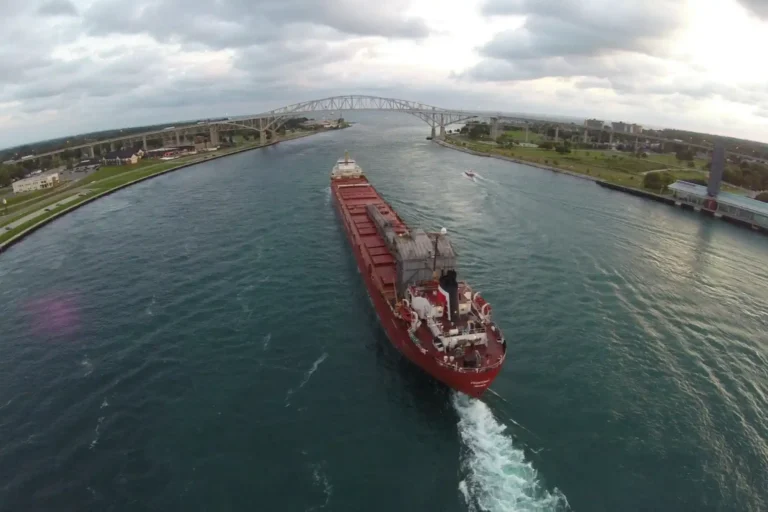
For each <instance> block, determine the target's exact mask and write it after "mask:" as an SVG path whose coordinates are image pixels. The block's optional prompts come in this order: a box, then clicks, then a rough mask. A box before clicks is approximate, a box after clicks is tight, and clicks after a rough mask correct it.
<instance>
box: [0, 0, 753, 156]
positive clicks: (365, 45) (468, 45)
mask: <svg viewBox="0 0 768 512" xmlns="http://www.w3.org/2000/svg"><path fill="white" fill-rule="evenodd" d="M0 9H1V10H2V16H1V17H0V34H2V37H0V147H6V146H10V145H14V144H18V143H23V142H30V141H35V140H40V139H46V138H50V137H53V136H62V135H67V134H71V133H81V132H84V131H90V130H97V129H107V128H115V127H124V126H131V125H137V124H145V123H156V122H157V123H160V122H168V121H173V120H180V119H190V118H197V117H207V116H221V115H239V114H247V113H256V112H261V111H264V110H269V109H272V108H277V107H280V106H283V105H285V104H289V103H294V102H298V101H303V100H309V99H315V98H322V97H326V96H332V95H336V94H374V95H382V96H391V97H397V98H403V99H410V100H417V101H422V102H424V103H428V104H433V105H437V106H441V107H452V108H477V109H488V110H505V111H514V112H529V113H545V114H562V115H574V116H596V117H599V118H602V119H609V120H625V121H633V122H638V123H643V124H646V125H652V126H670V127H677V128H685V129H692V130H700V131H707V132H712V133H719V134H725V135H733V136H740V137H745V138H750V139H754V140H761V141H766V142H768V60H766V59H767V58H768V57H767V55H768V54H767V53H766V49H768V0H642V1H640V0H624V1H616V0H274V1H266V0H131V1H125V0H0Z"/></svg>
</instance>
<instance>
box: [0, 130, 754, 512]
mask: <svg viewBox="0 0 768 512" xmlns="http://www.w3.org/2000/svg"><path fill="white" fill-rule="evenodd" d="M359 120H360V121H361V123H360V124H358V125H355V126H354V127H353V128H351V129H349V130H344V131H341V132H337V133H326V134H321V135H317V136H313V137H309V138H305V139H301V140H296V141H291V142H287V143H282V144H280V145H278V146H275V147H271V148H267V149H265V150H258V151H251V152H248V153H243V154H240V155H236V156H232V157H228V158H224V159H221V160H216V161H213V162H208V163H205V164H202V165H198V166H195V167H192V168H189V169H186V170H182V171H179V172H176V173H172V174H169V175H166V176H163V177H160V178H156V179H153V180H150V181H148V182H145V183H142V184H139V185H136V186H134V187H131V188H128V189H126V190H124V191H121V192H119V193H116V194H114V195H112V196H109V197H108V198H105V199H103V200H99V201H97V202H95V203H92V204H90V205H88V206H85V207H83V208H81V209H79V210H77V211H76V212H74V213H72V214H71V215H68V216H66V217H64V218H62V219H60V220H58V221H55V222H54V223H52V224H50V225H49V226H47V227H45V228H43V229H41V230H40V231H38V232H36V233H35V234H33V235H32V236H30V237H29V238H28V239H27V240H25V241H24V242H23V243H21V244H19V245H17V246H16V247H14V248H12V249H11V250H10V251H8V252H7V253H6V254H3V255H2V256H0V351H1V353H2V357H0V510H3V511H6V510H8V511H31V510H73V511H74V510H78V511H81V510H112V511H135V510H162V511H168V510H179V511H190V510H286V511H293V510H297V511H305V510H306V511H309V510H315V511H318V510H350V511H358V510H366V511H382V512H391V511H396V510H403V511H406V510H407V511H410V510H417V511H441V512H444V511H464V510H473V511H483V510H488V511H530V510H542V511H544V510H567V509H572V510H578V511H593V510H596V511H619V510H621V511H629V510H643V511H646V510H674V511H688V510H690V511H720V510H723V511H725V510H729V511H730V510H734V511H759V510H768V497H767V496H766V494H767V493H768V491H767V489H768V440H767V437H768V365H767V363H768V334H767V333H768V312H766V304H768V237H764V236H761V235H759V234H756V233H752V232H750V231H748V230H744V229H740V228H737V227H734V226H730V225H727V224H725V223H723V222H720V221H716V220H712V219H707V218H704V217H701V216H699V215H695V214H693V213H691V212H683V211H679V210H676V209H674V208H670V207H668V206H665V205H660V204H656V203H652V202H647V201H643V200H641V199H638V198H634V197H631V196H626V195H623V194H620V193H617V192H613V191H609V190H604V189H601V188H599V187H597V186H595V185H594V184H592V183H590V182H588V181H583V180H579V179H575V178H571V177H566V176H561V175H555V174H551V173H548V172H546V171H542V170H538V169H533V168H527V167H524V166H519V165H515V164H510V163H507V162H501V161H496V160H490V159H482V158H477V157H473V156H470V155H466V154H463V153H459V152H455V151H451V150H448V149H444V148H440V147H438V146H435V145H433V144H431V143H429V142H427V141H426V140H424V136H425V135H426V134H427V129H426V128H425V126H424V125H420V124H415V123H414V122H412V121H411V120H410V119H409V118H402V117H395V116H392V117H387V116H375V117H374V116H371V117H360V118H359ZM416 123H418V122H416ZM345 149H349V150H350V151H351V152H352V155H353V156H354V157H356V158H357V160H358V161H359V162H360V164H361V165H362V166H363V167H364V169H365V170H366V171H367V173H368V175H369V178H370V179H371V181H372V182H373V183H374V184H375V186H376V187H377V188H378V189H379V190H380V192H382V193H383V194H384V195H385V197H387V198H389V200H390V201H391V203H392V204H393V206H394V207H395V208H396V209H397V210H398V211H399V212H400V214H401V216H403V217H404V218H405V219H406V220H407V221H408V222H409V223H411V224H413V225H417V224H418V225H421V226H423V227H425V228H428V229H436V228H439V227H442V226H445V227H446V228H447V229H448V231H449V232H450V233H451V235H452V236H453V240H454V243H455V245H456V246H457V249H458V250H459V251H460V255H461V274H462V275H463V276H464V277H465V278H467V279H468V280H469V281H470V282H471V283H472V284H473V285H474V287H475V288H477V289H480V290H482V291H483V293H484V295H485V297H486V298H488V299H489V301H491V303H492V304H493V305H494V313H495V315H496V319H497V321H498V322H499V323H500V325H501V326H502V327H503V328H504V330H505V333H506V335H507V338H508V339H509V341H510V356H509V358H508V360H507V362H506V365H505V368H504V369H503V371H502V373H501V374H500V376H499V377H498V379H497V380H496V382H495V383H494V385H493V388H492V389H493V391H494V393H489V394H488V395H487V396H486V397H485V398H484V399H483V401H476V400H469V399H467V398H466V397H462V396H456V395H454V394H452V393H450V392H448V391H447V390H445V389H443V388H441V387H440V386H438V385H435V384H434V383H433V382H431V381H430V380H429V379H428V378H426V377H424V376H423V375H422V374H421V372H420V371H419V370H418V369H415V368H413V367H412V366H410V365H409V364H407V363H406V362H404V361H403V360H402V359H401V358H400V357H399V356H398V354H397V353H396V352H394V350H392V349H391V348H390V347H389V345H388V343H387V341H386V338H385V337H384V335H383V333H382V331H381V330H380V328H379V327H378V326H377V323H376V316H375V314H374V313H373V312H372V310H371V306H370V303H369V302H368V300H367V298H366V294H365V291H364V288H363V285H362V281H361V279H360V276H359V275H358V273H357V271H356V268H355V265H354V260H353V259H352V257H351V255H350V253H349V249H348V246H347V243H346V241H345V239H344V238H343V235H342V232H341V230H340V229H339V227H338V222H337V219H336V218H335V215H334V213H333V210H332V207H331V204H330V192H329V187H328V173H329V170H330V168H331V166H332V165H333V163H334V161H335V159H336V158H338V157H339V156H340V155H341V154H343V151H344V150H345ZM469 167H472V168H474V169H475V170H476V171H477V172H478V173H479V174H480V177H479V178H478V179H477V180H475V181H472V180H469V179H467V178H464V177H462V175H461V171H462V170H464V169H466V168H469Z"/></svg>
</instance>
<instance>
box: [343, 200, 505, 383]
mask: <svg viewBox="0 0 768 512" xmlns="http://www.w3.org/2000/svg"><path fill="white" fill-rule="evenodd" d="M332 195H333V204H334V209H335V210H336V213H337V215H338V216H339V218H340V223H341V226H342V229H343V230H344V233H345V235H346V238H347V242H348V243H349V244H350V246H351V249H352V253H353V254H354V256H355V263H356V265H357V268H358V270H359V272H360V275H361V276H362V277H363V282H364V284H365V288H366V291H367V292H368V297H369V298H370V299H371V303H372V304H373V307H374V309H375V311H376V315H377V316H378V319H379V323H380V325H381V327H382V328H383V329H384V332H385V333H386V335H387V338H388V339H389V341H390V343H391V344H392V345H393V346H394V347H395V348H396V349H397V351H398V352H400V354H402V355H403V356H405V358H406V359H408V360H409V361H410V362H411V363H413V364H415V365H416V366H418V367H419V368H421V369H422V370H423V371H425V372H426V373H427V374H429V375H430V376H432V377H433V378H434V379H436V380H438V381H440V382H442V383H443V384H445V385H446V386H448V387H450V388H452V389H454V390H456V391H460V392H462V393H465V394H467V395H469V396H472V397H480V396H481V395H482V394H483V392H484V391H485V390H486V389H488V387H489V386H490V385H491V383H492V382H493V380H494V379H495V378H496V375H497V374H498V373H499V371H500V369H501V366H497V367H495V368H491V369H487V370H484V371H482V372H457V371H455V370H452V369H451V368H449V367H446V366H442V365H440V364H439V363H438V362H437V361H436V360H435V358H434V357H432V356H430V355H429V354H423V353H421V352H420V351H419V350H418V349H417V348H416V346H415V345H414V343H413V341H412V340H411V337H410V334H409V332H408V327H407V325H406V324H405V322H404V321H403V320H401V319H399V318H397V316H395V312H394V311H393V310H392V308H390V306H389V304H388V303H387V301H386V299H385V298H384V296H383V295H382V294H381V293H380V292H379V290H378V289H377V287H376V285H375V283H374V282H373V279H372V276H371V275H370V274H369V272H367V271H366V262H365V260H364V258H363V253H362V249H361V247H360V246H358V245H357V244H356V243H355V237H354V235H353V233H352V232H351V231H350V228H349V227H348V226H347V224H346V223H345V222H343V220H341V219H343V211H342V209H341V203H340V201H341V199H340V198H339V196H338V191H337V190H336V189H335V188H333V187H332Z"/></svg>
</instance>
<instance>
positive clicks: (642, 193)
mask: <svg viewBox="0 0 768 512" xmlns="http://www.w3.org/2000/svg"><path fill="white" fill-rule="evenodd" d="M433 142H435V143H437V144H439V145H441V146H443V147H446V148H449V149H454V150H456V151H462V152H464V153H468V154H470V155H475V156H482V157H488V158H496V159H498V160H506V161H509V162H515V163H519V164H523V165H528V166H531V167H537V168H539V169H544V170H547V171H552V172H557V173H560V174H568V175H569V176H573V177H575V178H581V179H585V180H589V181H592V182H594V183H595V184H596V185H599V186H601V187H603V188H607V189H610V190H615V191H617V192H622V193H624V194H629V195H632V196H635V197H642V198H643V199H650V200H651V201H656V202H658V203H664V204H666V205H669V206H679V207H681V208H683V209H686V210H696V211H699V210H700V211H701V212H702V213H704V214H707V215H710V216H714V217H717V218H721V219H722V220H724V221H726V222H730V223H731V224H734V225H737V226H740V227H745V228H750V229H752V230H754V231H759V232H762V233H768V231H767V230H765V228H762V227H760V226H758V225H756V224H754V223H751V222H749V221H745V220H743V219H740V218H738V217H732V216H729V215H723V214H720V213H714V212H709V211H707V210H704V209H697V208H694V207H692V206H690V205H687V204H685V203H683V202H680V201H678V200H675V198H674V197H672V196H670V195H663V194H658V193H656V192H651V191H650V190H647V189H642V188H637V187H631V186H627V185H624V184H619V183H612V182H610V181H606V180H603V179H599V178H598V177H595V176H589V175H585V174H579V173H575V172H572V171H567V170H565V169H560V168H557V167H553V166H550V165H542V164H540V163H537V162H531V161H529V160H524V159H520V158H514V157H509V156H506V155H499V154H494V153H485V152H481V151H475V150H473V149H469V148H466V147H462V146H457V145H455V144H451V143H449V142H445V141H442V140H434V141H433Z"/></svg>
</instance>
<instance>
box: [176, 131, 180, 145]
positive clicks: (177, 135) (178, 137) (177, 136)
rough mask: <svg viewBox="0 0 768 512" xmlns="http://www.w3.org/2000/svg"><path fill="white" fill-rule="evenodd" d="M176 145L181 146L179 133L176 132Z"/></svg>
mask: <svg viewBox="0 0 768 512" xmlns="http://www.w3.org/2000/svg"><path fill="white" fill-rule="evenodd" d="M176 146H177V147H178V146H181V134H180V133H179V132H176Z"/></svg>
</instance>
